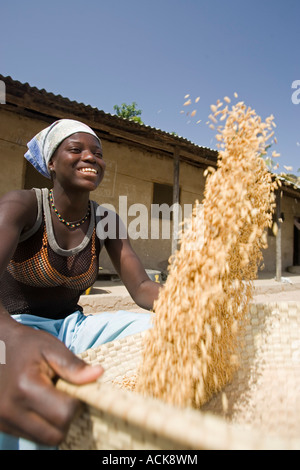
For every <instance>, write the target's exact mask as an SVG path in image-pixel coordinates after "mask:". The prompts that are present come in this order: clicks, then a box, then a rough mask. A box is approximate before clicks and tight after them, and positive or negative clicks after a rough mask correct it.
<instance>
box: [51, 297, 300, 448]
mask: <svg viewBox="0 0 300 470" xmlns="http://www.w3.org/2000/svg"><path fill="white" fill-rule="evenodd" d="M248 320H249V321H248V324H247V326H246V330H245V337H244V338H243V347H242V350H241V363H240V368H239V370H238V371H237V373H236V374H235V376H234V379H233V381H232V382H231V383H230V384H228V385H227V386H226V387H225V388H224V389H223V390H222V391H221V392H220V393H218V394H217V395H216V396H215V397H213V399H212V400H210V402H209V403H206V404H205V405H204V406H203V407H202V408H201V410H195V409H179V408H175V407H173V406H170V405H167V404H165V403H163V402H162V401H160V400H157V399H152V398H150V397H143V396H141V395H139V394H137V393H135V392H134V391H130V390H127V389H124V388H121V387H120V385H118V382H122V380H123V379H124V376H125V375H126V376H128V377H131V376H133V375H134V374H135V373H136V372H137V368H138V365H139V361H140V354H141V351H142V347H143V334H139V335H134V336H131V337H128V338H125V339H123V340H120V341H115V342H113V343H107V344H105V345H102V346H101V347H99V348H97V349H93V350H89V351H86V352H84V353H83V354H82V355H81V357H82V358H83V359H84V360H86V361H87V362H90V363H101V364H102V365H103V366H104V369H105V373H104V375H103V376H102V377H101V379H100V380H99V381H98V382H97V383H94V384H89V385H84V386H73V385H70V384H67V383H66V382H64V381H62V380H60V381H59V382H58V384H57V386H58V387H59V388H60V389H62V390H64V391H66V392H67V393H69V394H70V395H72V396H76V397H78V398H79V399H80V400H82V401H83V402H84V403H85V406H84V411H83V412H82V413H81V415H80V416H78V417H77V418H76V419H75V420H74V421H73V423H72V425H71V427H70V430H69V433H68V435H67V437H66V440H65V441H64V443H63V444H62V446H61V448H62V449H70V450H71V449H72V450H74V449H86V450H88V449H106V450H113V449H118V450H120V449H126V450H131V449H147V450H153V449H154V450H156V449H185V450H189V449H225V450H230V449H234V450H237V449H252V450H258V449H300V419H299V416H300V398H299V397H300V303H297V302H280V303H272V304H252V305H251V306H250V308H249V319H248Z"/></svg>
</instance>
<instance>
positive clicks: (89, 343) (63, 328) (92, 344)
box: [0, 310, 152, 450]
mask: <svg viewBox="0 0 300 470" xmlns="http://www.w3.org/2000/svg"><path fill="white" fill-rule="evenodd" d="M151 316H152V314H151V313H150V312H149V313H134V312H127V311H125V310H119V311H117V312H103V313H99V314H95V315H83V314H82V313H81V312H80V311H77V312H74V313H73V314H71V315H69V316H68V317H67V318H64V319H63V320H49V319H47V318H43V317H37V316H34V315H13V318H14V319H15V320H16V321H18V322H20V323H22V324H23V325H27V326H30V327H32V328H35V329H37V330H43V331H46V332H48V333H51V334H52V335H54V336H55V337H56V338H58V339H59V340H60V341H62V342H63V343H64V344H65V345H66V346H67V348H69V349H70V350H71V351H72V352H73V353H74V354H80V353H81V352H83V351H86V350H87V349H90V348H96V347H97V346H99V345H100V344H104V343H108V342H110V341H114V340H116V339H121V338H125V337H126V336H130V335H134V334H136V333H140V332H142V331H145V330H147V329H149V328H151V327H152V324H151ZM1 367H5V365H2V366H1ZM42 449H49V447H47V446H41V445H38V444H35V443H34V442H31V441H28V440H26V439H19V438H16V437H13V436H9V435H8V434H4V433H1V432H0V450H42Z"/></svg>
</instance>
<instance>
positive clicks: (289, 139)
mask: <svg viewBox="0 0 300 470" xmlns="http://www.w3.org/2000/svg"><path fill="white" fill-rule="evenodd" d="M299 18H300V2H299V0H259V1H258V0H251V1H250V0H248V1H246V0H226V1H224V0H209V1H208V0H151V1H150V0H139V1H138V0H126V1H125V0H84V1H82V0H72V1H71V0H60V1H58V0H51V1H50V2H49V1H48V2H46V1H43V0H39V1H38V0H28V1H23V0H9V1H6V2H2V4H1V28H0V65H1V66H0V73H1V74H2V75H4V76H11V77H12V78H13V79H15V80H19V81H21V82H28V83H29V84H30V85H32V86H36V87H38V88H44V89H46V90H47V91H49V92H52V93H54V94H61V95H62V96H65V97H68V98H70V99H71V100H76V101H78V102H82V103H85V104H89V105H91V106H95V107H97V108H99V109H102V110H103V111H105V112H107V113H114V110H113V106H114V105H115V104H119V105H120V104H121V103H123V102H125V103H132V102H133V101H135V102H137V104H138V108H140V109H141V110H142V116H141V117H142V120H143V121H144V123H145V124H146V125H149V126H153V127H157V128H159V129H162V130H164V131H167V132H176V133H177V134H178V135H180V136H183V137H185V138H187V139H189V140H191V141H192V142H194V143H196V144H198V145H202V146H206V147H210V148H216V142H215V139H214V132H213V131H212V130H211V129H209V127H208V126H207V125H206V122H207V120H208V115H209V114H210V105H211V104H213V103H215V102H216V101H217V99H219V98H220V99H222V98H223V97H224V96H226V95H227V96H229V97H233V94H234V92H237V93H238V96H239V100H242V101H244V102H245V103H246V104H247V105H248V106H250V107H252V108H254V109H255V111H256V112H257V114H259V115H260V116H261V117H262V118H266V117H267V116H269V115H270V114H273V115H274V116H275V122H276V124H277V128H276V137H277V141H278V144H277V146H276V148H275V147H274V150H276V151H278V152H279V153H280V154H281V157H280V158H279V159H278V160H277V161H278V162H279V163H280V167H279V171H285V169H284V165H285V166H292V167H293V173H297V170H298V169H299V168H300V104H293V102H292V99H291V97H292V94H293V92H295V91H297V90H293V89H292V88H291V87H292V83H293V82H294V81H295V80H300V61H299V44H300V27H299ZM186 94H190V97H191V99H192V100H194V99H195V98H196V97H198V96H200V100H199V102H198V103H197V104H196V105H195V106H193V109H196V110H197V114H196V116H195V117H194V118H192V119H190V118H189V116H186V113H185V114H181V113H180V111H181V110H183V109H184V110H185V111H186V112H187V111H188V110H187V109H186V108H183V106H182V105H183V103H184V101H185V100H184V96H185V95H186ZM297 96H298V98H300V91H299V94H298V95H297ZM190 111H192V108H190ZM199 120H200V121H201V122H200V123H198V124H197V121H199ZM298 175H299V176H300V173H298Z"/></svg>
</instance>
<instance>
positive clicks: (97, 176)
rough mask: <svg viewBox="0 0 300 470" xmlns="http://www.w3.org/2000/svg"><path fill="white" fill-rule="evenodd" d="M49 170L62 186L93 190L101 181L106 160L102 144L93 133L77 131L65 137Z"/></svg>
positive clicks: (54, 179)
mask: <svg viewBox="0 0 300 470" xmlns="http://www.w3.org/2000/svg"><path fill="white" fill-rule="evenodd" d="M48 166H49V170H51V172H52V174H53V181H54V183H55V182H56V181H57V182H59V183H60V184H61V186H62V187H71V186H72V187H74V186H77V187H80V188H82V189H87V190H89V191H93V190H94V189H96V188H97V186H98V185H99V184H100V183H101V181H102V179H103V177H104V172H105V166H106V165H105V162H104V161H103V159H102V146H101V144H100V142H99V141H98V140H97V139H96V137H94V136H93V135H91V134H86V133H85V132H77V133H76V134H73V135H71V136H70V137H68V138H67V139H65V140H64V141H63V142H62V143H61V144H60V146H59V147H58V149H57V150H56V151H55V152H54V155H53V156H52V158H51V160H50V162H49V165H48Z"/></svg>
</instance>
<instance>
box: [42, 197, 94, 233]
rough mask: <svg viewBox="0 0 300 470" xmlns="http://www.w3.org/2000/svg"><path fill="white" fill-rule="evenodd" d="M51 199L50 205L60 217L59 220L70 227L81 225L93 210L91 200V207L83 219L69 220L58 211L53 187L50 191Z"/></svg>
mask: <svg viewBox="0 0 300 470" xmlns="http://www.w3.org/2000/svg"><path fill="white" fill-rule="evenodd" d="M49 201H50V205H51V207H52V209H53V210H54V212H55V214H56V215H57V217H58V220H59V221H60V222H61V223H62V224H65V225H66V226H67V227H69V228H75V227H79V226H80V225H82V224H83V223H84V222H85V221H86V219H87V218H88V216H89V215H90V212H91V204H90V201H89V207H88V210H87V213H86V215H85V216H84V217H83V218H82V219H81V220H76V221H75V222H68V221H67V220H65V219H64V218H63V217H62V216H61V215H60V213H59V212H58V210H57V209H56V207H55V204H54V197H53V189H50V191H49Z"/></svg>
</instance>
